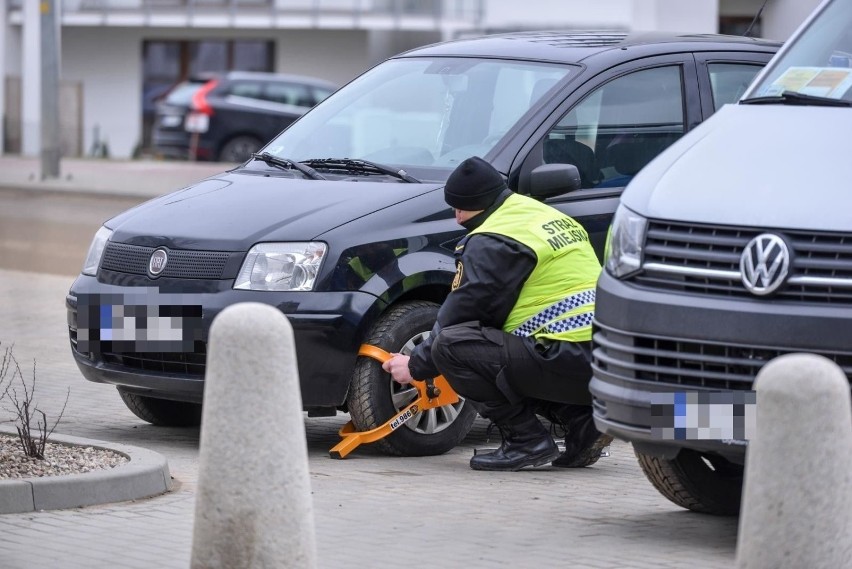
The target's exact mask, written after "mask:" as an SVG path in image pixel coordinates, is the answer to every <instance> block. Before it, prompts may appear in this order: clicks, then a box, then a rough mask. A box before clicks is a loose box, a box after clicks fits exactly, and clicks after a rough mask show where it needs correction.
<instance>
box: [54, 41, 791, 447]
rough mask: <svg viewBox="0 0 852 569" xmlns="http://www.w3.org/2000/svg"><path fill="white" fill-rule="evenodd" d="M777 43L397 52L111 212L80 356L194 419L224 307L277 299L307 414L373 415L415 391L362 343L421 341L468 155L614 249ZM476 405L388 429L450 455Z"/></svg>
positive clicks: (80, 313) (152, 416) (445, 288)
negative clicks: (635, 187) (191, 173)
mask: <svg viewBox="0 0 852 569" xmlns="http://www.w3.org/2000/svg"><path fill="white" fill-rule="evenodd" d="M778 47H779V45H778V44H777V43H774V42H768V41H763V40H755V39H751V38H741V37H726V36H713V35H707V36H702V35H683V36H679V35H674V34H638V35H627V34H622V33H611V32H606V33H592V32H589V33H561V32H531V33H515V34H507V35H498V36H489V37H483V38H476V39H466V40H459V41H452V42H447V43H440V44H435V45H432V46H427V47H423V48H419V49H415V50H413V51H410V52H407V53H404V54H401V55H399V56H397V57H394V58H392V59H390V60H388V61H386V62H384V63H381V64H379V65H378V66H376V67H374V68H373V69H371V70H369V71H367V72H366V73H364V74H363V75H361V76H360V77H359V78H357V79H355V80H354V81H352V82H351V83H349V84H347V85H346V86H345V87H343V88H341V89H340V90H338V91H337V92H335V93H334V94H333V95H331V96H330V97H329V98H328V99H327V100H325V101H323V102H322V103H320V104H319V105H317V106H316V107H315V108H314V109H312V110H311V111H310V112H309V113H307V114H305V115H304V116H303V117H302V118H301V119H299V120H298V121H296V122H295V123H294V124H292V125H291V126H290V127H289V128H288V129H287V130H285V131H284V132H282V133H281V134H280V135H279V136H278V137H276V138H275V139H274V140H272V141H271V142H270V143H269V144H268V145H266V147H265V148H264V149H263V151H262V153H261V154H259V155H257V156H255V157H254V158H253V159H251V160H249V161H246V163H244V164H242V165H240V166H239V167H237V168H235V169H233V170H231V171H229V172H226V173H223V174H221V175H218V176H214V177H212V178H209V179H207V180H204V181H202V182H200V183H198V184H196V185H195V186H192V187H189V188H186V189H184V190H181V191H180V192H179V193H177V194H171V195H167V196H164V197H161V198H158V199H154V200H151V201H149V202H147V203H145V204H143V205H140V206H138V207H136V208H135V209H132V210H130V211H127V212H125V213H122V214H120V215H118V216H117V217H115V218H113V219H111V220H109V221H107V222H106V223H105V224H104V226H103V227H102V228H101V229H100V230H99V231H98V232H97V234H96V236H95V239H94V241H93V242H92V246H91V249H90V251H89V253H88V256H87V259H86V261H85V265H84V268H83V272H82V274H81V275H80V276H79V277H78V278H77V280H76V281H75V282H74V283H73V285H72V286H71V290H70V292H69V294H68V297H67V307H68V323H69V333H70V340H71V351H72V353H73V356H74V359H75V361H76V362H77V365H78V366H79V368H80V370H81V371H82V373H83V375H84V376H85V377H86V378H87V379H89V380H91V381H95V382H102V383H108V384H113V385H116V386H117V387H118V391H119V393H120V395H121V397H122V399H123V400H124V402H125V404H126V405H127V406H128V408H130V410H131V411H133V412H134V413H135V414H136V415H137V416H139V417H140V418H142V419H144V420H146V421H149V422H151V423H155V424H159V425H179V424H193V423H197V421H198V418H199V407H200V405H199V404H200V403H201V401H202V394H203V389H204V369H205V362H206V353H207V352H206V350H207V337H208V330H209V327H210V324H211V322H212V321H213V319H214V318H215V317H216V315H217V314H218V313H219V312H220V311H221V310H222V309H224V308H225V307H227V306H229V305H231V304H234V303H238V302H244V301H255V302H263V303H267V304H269V305H271V306H274V307H276V308H278V309H280V310H281V311H282V312H283V313H284V314H286V315H287V316H288V318H289V319H290V321H291V323H292V325H293V330H294V336H295V342H296V350H297V355H298V365H299V378H300V381H301V390H302V402H303V404H304V406H305V409H306V410H307V411H308V414H309V416H310V415H329V414H332V415H333V414H334V413H336V412H338V411H348V412H349V414H350V415H351V417H352V420H353V422H354V423H355V426H356V427H357V428H358V429H360V430H366V429H370V428H375V427H377V426H378V425H380V424H381V423H382V422H384V421H385V420H387V419H388V418H389V417H391V415H392V414H393V413H394V412H395V411H397V410H399V409H401V408H403V407H405V406H406V405H408V404H409V403H410V402H411V401H412V400H413V398H414V397H415V395H416V391H415V390H414V389H413V388H412V387H411V386H403V385H400V384H398V383H396V382H394V381H392V380H391V379H390V376H389V375H388V374H386V373H385V372H383V371H382V369H381V366H380V365H379V364H378V362H376V361H373V360H371V359H368V358H359V357H358V355H357V354H358V347H359V346H360V345H361V344H362V343H364V342H367V343H371V344H375V345H378V346H380V347H381V348H383V349H385V350H388V351H391V352H402V353H407V352H408V351H409V350H410V349H411V347H412V346H414V345H415V344H417V343H418V342H421V341H422V340H423V339H424V338H425V337H427V336H428V334H429V331H430V330H431V328H432V325H433V323H434V321H435V317H436V314H437V310H438V307H439V305H440V303H441V302H442V301H443V300H444V298H445V297H446V296H447V294H448V293H449V292H450V287H451V284H452V280H453V276H454V275H455V270H456V269H455V263H454V261H453V250H454V247H455V245H456V243H458V241H459V240H460V239H461V238H462V237H463V235H464V231H463V229H462V228H461V227H460V226H459V225H458V224H457V223H456V221H455V218H454V215H453V211H452V209H450V208H449V207H448V206H447V205H446V203H445V202H444V197H443V191H442V188H443V186H444V183H445V182H446V180H447V177H448V176H449V175H450V173H451V172H452V171H453V169H454V168H455V167H456V166H457V165H458V164H459V163H460V162H461V161H463V160H464V159H466V158H468V157H470V156H474V155H476V156H481V157H483V158H484V159H486V160H488V161H489V162H490V163H491V164H493V165H494V167H495V168H496V169H497V170H498V171H500V172H501V173H503V174H504V175H505V176H506V178H507V180H508V184H509V187H510V188H511V189H513V190H514V191H516V192H519V193H522V194H527V195H531V196H534V197H535V198H537V199H539V200H543V201H546V202H547V203H548V204H551V205H553V206H554V207H556V208H558V209H560V210H561V211H564V212H566V213H567V214H569V215H571V216H572V217H573V218H575V219H576V220H578V221H579V222H580V223H582V224H583V225H584V227H585V228H586V229H587V231H588V233H589V236H590V239H591V241H592V244H593V245H594V247H595V249H596V251H597V252H598V255H602V252H603V245H604V241H605V238H606V234H607V230H608V228H609V225H610V221H611V219H612V215H613V212H614V211H615V208H616V206H617V204H618V198H619V195H620V194H621V191H622V189H623V186H624V184H625V183H626V182H627V180H629V179H630V177H631V176H633V175H635V174H636V173H637V172H638V171H639V170H640V169H641V168H642V167H643V166H644V165H645V164H647V163H648V162H649V161H651V160H652V159H653V158H654V157H655V156H656V155H657V154H658V153H660V152H661V151H662V150H663V149H664V148H665V147H666V146H668V145H670V144H672V143H673V142H675V141H676V140H677V139H678V138H680V137H681V136H682V135H683V134H684V133H685V132H687V131H689V130H691V129H692V128H694V127H695V126H696V125H698V124H699V123H700V122H701V121H703V120H704V119H705V118H707V117H709V116H710V115H711V114H713V112H714V111H715V110H716V109H717V108H718V107H719V106H721V105H723V104H725V103H729V102H732V101H734V100H735V99H736V97H737V96H738V95H739V94H740V93H741V92H742V90H744V89H745V88H746V86H747V85H748V83H749V81H750V80H751V78H752V77H753V76H754V75H755V74H756V73H757V72H758V71H759V70H760V69H761V67H762V66H763V65H764V64H765V63H766V62H767V61H769V59H770V57H771V56H772V54H773V53H775V51H776V50H777V49H778ZM554 239H555V244H556V245H555V246H558V245H559V243H560V242H561V241H560V237H559V236H558V235H557V236H555V237H554ZM562 239H565V240H567V239H568V238H567V237H564V236H563V237H562ZM128 307H129V308H128ZM118 314H120V315H123V316H122V318H123V319H121V318H116V317H115V315H118ZM148 315H152V316H150V318H149V316H148ZM146 318H149V320H146ZM167 318H175V319H173V320H167ZM145 328H147V331H146V330H144V329H145ZM269 357H270V358H275V354H269ZM475 415H476V412H475V410H474V409H473V408H472V406H471V405H468V404H467V403H466V402H465V401H463V400H462V401H459V402H458V403H456V404H453V405H447V406H444V407H440V408H436V409H430V410H427V411H423V412H421V413H418V414H417V415H416V416H415V417H414V418H413V419H411V420H409V421H408V422H406V423H405V427H404V428H400V429H397V430H396V431H395V432H394V434H393V435H391V436H390V437H388V438H386V439H383V440H382V441H379V442H377V443H375V444H376V446H378V447H379V448H381V449H383V450H384V451H386V452H389V453H392V454H404V455H423V454H436V453H441V452H445V451H447V450H449V449H450V448H452V447H453V446H455V445H456V444H457V443H458V441H460V440H461V439H462V438H463V437H464V436H465V435H466V434H467V432H468V430H469V428H470V426H471V424H472V422H473V419H474V417H475Z"/></svg>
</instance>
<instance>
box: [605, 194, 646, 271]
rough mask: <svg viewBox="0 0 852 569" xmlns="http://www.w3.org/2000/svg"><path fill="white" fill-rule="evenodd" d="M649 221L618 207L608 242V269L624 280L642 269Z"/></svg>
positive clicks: (622, 207) (621, 206)
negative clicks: (643, 249) (643, 247)
mask: <svg viewBox="0 0 852 569" xmlns="http://www.w3.org/2000/svg"><path fill="white" fill-rule="evenodd" d="M647 227H648V220H646V219H645V218H644V217H642V216H641V215H637V214H635V213H633V212H632V211H630V210H629V209H627V208H626V207H624V206H623V205H620V206H618V209H617V210H616V211H615V216H614V217H613V219H612V227H610V231H609V235H608V236H607V242H606V269H607V271H609V272H610V274H612V276H614V277H616V278H619V279H622V278H624V277H626V276H629V275H632V274H633V273H635V272H636V271H638V270H639V269H641V268H642V245H643V244H644V242H645V230H646V229H647Z"/></svg>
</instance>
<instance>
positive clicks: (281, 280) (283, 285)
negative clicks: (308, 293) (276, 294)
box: [234, 242, 328, 291]
mask: <svg viewBox="0 0 852 569" xmlns="http://www.w3.org/2000/svg"><path fill="white" fill-rule="evenodd" d="M327 250H328V247H327V246H326V245H325V243H315V242H314V243H260V244H258V245H255V246H254V247H252V248H251V250H250V251H249V252H248V253H247V254H246V258H245V261H243V266H242V267H241V268H240V273H239V274H238V275H237V279H236V280H235V281H234V288H237V289H242V290H276V291H281V290H312V289H313V288H314V284H315V283H316V280H317V274H318V273H319V268H320V264H321V263H322V260H323V258H324V257H325V253H326V251H327Z"/></svg>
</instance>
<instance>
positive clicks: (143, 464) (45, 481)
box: [0, 427, 171, 514]
mask: <svg viewBox="0 0 852 569" xmlns="http://www.w3.org/2000/svg"><path fill="white" fill-rule="evenodd" d="M0 433H4V434H17V432H16V431H15V429H13V428H9V427H0ZM50 442H51V443H56V444H62V445H67V446H90V447H94V448H99V449H106V450H111V451H114V452H117V453H119V454H123V455H124V456H126V457H128V458H129V459H130V460H129V462H127V463H125V464H122V465H120V466H116V467H115V468H110V469H101V470H93V471H91V472H84V473H82V474H69V475H67V476H43V477H39V478H16V479H10V480H0V514H20V513H25V512H35V511H39V510H62V509H66V508H79V507H82V506H93V505H95V504H108V503H111V502H124V501H127V500H137V499H140V498H148V497H150V496H156V495H158V494H163V493H165V492H168V491H169V489H170V480H171V476H170V474H169V465H168V462H167V461H166V458H165V457H164V456H162V455H161V454H159V453H156V452H154V451H150V450H147V449H143V448H140V447H134V446H130V445H124V444H118V443H107V442H103V441H93V440H90V439H83V438H79V437H71V436H67V435H52V436H51V437H50Z"/></svg>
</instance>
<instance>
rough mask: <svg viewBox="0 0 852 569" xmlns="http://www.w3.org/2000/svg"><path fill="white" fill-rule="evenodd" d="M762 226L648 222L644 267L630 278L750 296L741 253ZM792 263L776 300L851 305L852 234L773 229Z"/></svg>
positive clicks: (676, 287) (646, 283)
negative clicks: (742, 275)
mask: <svg viewBox="0 0 852 569" xmlns="http://www.w3.org/2000/svg"><path fill="white" fill-rule="evenodd" d="M764 232H765V231H764V230H760V229H746V228H731V227H719V226H701V225H689V224H681V223H669V222H657V221H651V222H649V225H648V233H647V237H646V240H645V247H644V257H643V270H642V272H641V273H639V274H638V275H636V276H634V277H633V278H632V280H633V282H635V283H637V284H640V285H642V286H646V287H649V288H661V289H668V290H678V291H684V292H693V293H699V294H705V295H717V296H729V297H737V296H739V297H747V298H754V296H753V295H752V294H751V293H750V292H748V291H747V290H746V289H745V287H744V286H743V284H742V281H741V278H740V256H741V255H742V252H743V249H745V246H746V245H747V244H748V242H749V241H751V239H752V238H754V237H756V236H757V235H759V234H761V233H764ZM777 233H778V234H779V235H783V237H784V238H785V239H786V240H787V243H788V245H789V247H790V250H791V257H792V263H791V266H790V274H789V276H788V279H787V284H786V285H785V286H784V287H783V288H782V289H780V290H779V291H778V292H776V293H775V295H774V298H777V299H783V300H792V301H804V302H818V303H832V304H852V235H844V234H836V233H805V232H796V231H783V232H777Z"/></svg>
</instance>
